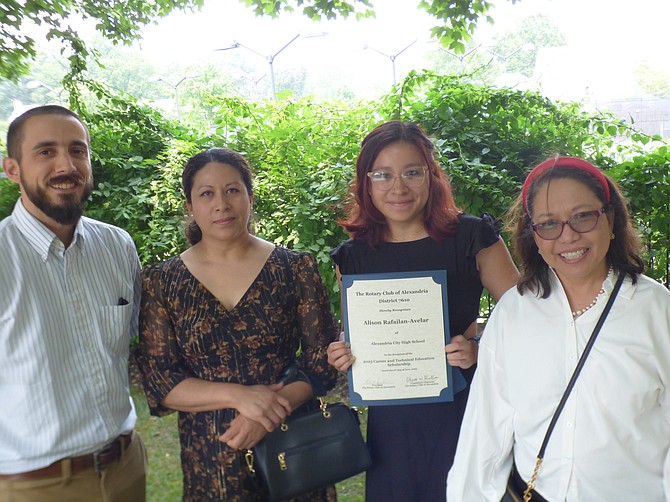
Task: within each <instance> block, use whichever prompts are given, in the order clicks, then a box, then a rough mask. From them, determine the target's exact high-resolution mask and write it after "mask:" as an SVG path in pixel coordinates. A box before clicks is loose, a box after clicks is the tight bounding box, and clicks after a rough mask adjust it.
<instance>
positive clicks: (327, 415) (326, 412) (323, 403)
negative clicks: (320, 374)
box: [319, 397, 330, 418]
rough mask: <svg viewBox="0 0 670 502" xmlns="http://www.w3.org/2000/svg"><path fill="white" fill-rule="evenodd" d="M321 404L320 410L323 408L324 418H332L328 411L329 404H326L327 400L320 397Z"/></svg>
mask: <svg viewBox="0 0 670 502" xmlns="http://www.w3.org/2000/svg"><path fill="white" fill-rule="evenodd" d="M319 402H320V403H321V404H320V405H319V408H321V413H323V418H330V411H328V409H327V407H328V404H327V403H326V400H325V399H324V398H322V397H320V398H319Z"/></svg>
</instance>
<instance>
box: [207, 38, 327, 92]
mask: <svg viewBox="0 0 670 502" xmlns="http://www.w3.org/2000/svg"><path fill="white" fill-rule="evenodd" d="M326 35H328V33H323V32H321V33H314V34H311V35H302V38H316V37H325V36H326ZM300 36H301V34H300V33H298V34H297V35H296V36H294V37H293V38H292V39H291V40H289V41H288V42H287V43H286V44H284V46H283V47H282V48H281V49H279V50H278V51H277V52H275V53H274V54H270V55H268V56H265V55H263V54H261V53H260V52H258V51H256V50H254V49H252V48H251V47H247V46H246V45H244V44H242V43H240V42H238V41H237V40H233V44H232V45H231V46H230V47H223V48H222V49H215V50H217V51H227V50H230V49H238V48H240V47H242V48H243V49H246V50H248V51H251V52H253V53H254V54H257V55H258V56H260V57H262V58H263V59H265V60H266V61H267V62H268V64H269V65H270V80H271V81H272V99H273V100H274V99H277V87H276V85H275V70H274V61H275V58H276V57H277V56H278V55H279V53H281V52H282V51H283V50H284V49H286V48H287V47H288V46H289V45H291V44H292V43H293V42H295V41H296V40H297V39H298V37H300Z"/></svg>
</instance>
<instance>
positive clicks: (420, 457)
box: [331, 214, 499, 502]
mask: <svg viewBox="0 0 670 502" xmlns="http://www.w3.org/2000/svg"><path fill="white" fill-rule="evenodd" d="M498 236H499V233H498V230H497V222H496V220H495V218H493V217H492V216H490V215H487V214H485V215H483V216H482V218H478V217H475V216H471V215H467V214H462V215H460V216H459V223H458V229H457V231H456V233H455V234H454V235H452V236H450V237H447V238H446V239H444V240H443V241H440V242H438V241H434V240H433V239H431V238H430V237H427V238H425V239H421V240H418V241H413V242H399V243H391V242H388V243H384V244H382V245H381V246H380V247H379V248H377V249H373V248H371V247H370V246H369V245H367V244H366V243H365V242H363V241H358V240H351V239H350V240H348V241H346V242H344V243H342V244H340V245H339V246H338V247H337V248H335V249H334V250H333V251H332V252H331V256H332V257H333V260H334V261H335V263H336V264H337V265H338V267H339V269H340V272H341V273H342V274H343V275H344V274H346V275H350V274H373V273H384V272H415V271H422V270H446V272H447V301H448V309H449V330H450V333H451V335H452V336H454V335H457V334H462V333H463V332H464V331H465V330H466V329H467V327H468V326H469V325H470V324H471V323H472V322H473V321H474V320H475V319H477V317H478V312H479V299H480V297H481V294H482V290H483V286H482V283H481V281H480V278H479V273H478V271H477V263H476V259H475V258H476V256H477V253H478V252H479V251H480V250H481V249H483V248H487V247H489V246H492V245H493V244H495V243H496V242H497V241H498ZM455 370H456V371H462V373H463V375H464V376H465V380H466V382H467V385H468V387H467V388H466V389H465V390H463V391H461V392H459V393H457V394H456V395H455V396H454V401H453V402H448V403H428V404H416V405H399V406H370V407H369V408H368V431H367V442H368V447H369V449H370V454H371V456H372V467H371V468H370V469H369V470H368V471H367V475H366V500H367V501H368V502H377V501H379V502H389V501H403V502H408V501H412V502H419V501H425V502H433V501H444V500H445V497H446V494H445V490H446V480H447V473H448V472H449V469H450V468H451V464H452V463H453V460H454V454H455V453H456V444H457V442H458V434H459V432H460V428H461V421H462V420H463V414H464V412H465V404H466V401H467V396H468V389H469V385H470V382H471V380H472V376H473V374H474V367H473V368H470V369H468V370H459V369H457V368H456V369H455Z"/></svg>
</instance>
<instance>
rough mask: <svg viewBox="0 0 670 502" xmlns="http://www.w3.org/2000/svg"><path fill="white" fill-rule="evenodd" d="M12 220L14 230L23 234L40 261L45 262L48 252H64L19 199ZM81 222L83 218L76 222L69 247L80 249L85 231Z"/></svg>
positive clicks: (54, 237)
mask: <svg viewBox="0 0 670 502" xmlns="http://www.w3.org/2000/svg"><path fill="white" fill-rule="evenodd" d="M12 219H13V220H14V224H15V225H16V228H17V229H18V230H19V232H21V233H22V234H23V236H24V237H25V238H26V240H27V241H28V243H29V244H30V245H31V246H32V247H33V249H35V251H37V253H38V254H39V255H40V256H41V257H42V260H44V261H46V260H47V258H48V256H49V252H50V251H53V252H54V253H57V254H60V255H62V254H63V253H64V252H65V246H64V245H63V243H62V242H61V240H60V239H59V238H58V237H57V236H56V234H55V233H53V232H52V231H51V230H49V229H48V228H47V227H46V226H45V225H44V224H43V223H42V222H41V221H39V220H38V219H37V218H35V217H34V216H33V215H32V214H30V212H29V211H28V210H27V209H26V207H25V206H24V205H23V201H22V200H21V198H20V197H19V200H18V201H17V202H16V204H15V205H14V210H13V211H12ZM82 220H83V218H79V221H78V222H77V226H76V227H75V230H74V237H73V239H72V244H71V245H70V247H72V246H76V247H77V248H79V249H81V246H82V243H83V239H84V235H85V229H84V225H83V221H82Z"/></svg>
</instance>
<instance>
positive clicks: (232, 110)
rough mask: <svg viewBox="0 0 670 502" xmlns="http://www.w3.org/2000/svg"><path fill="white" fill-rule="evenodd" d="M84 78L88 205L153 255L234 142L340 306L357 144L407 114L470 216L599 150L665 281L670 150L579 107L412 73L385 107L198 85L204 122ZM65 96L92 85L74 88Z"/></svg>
mask: <svg viewBox="0 0 670 502" xmlns="http://www.w3.org/2000/svg"><path fill="white" fill-rule="evenodd" d="M75 84H76V83H75ZM84 84H85V85H86V86H87V87H88V89H89V90H90V91H92V94H91V96H92V97H88V98H87V99H86V100H81V101H79V100H77V103H80V104H81V105H82V106H81V108H80V110H79V111H80V113H81V115H82V117H83V118H84V120H85V121H86V122H87V123H88V124H89V126H90V129H91V138H92V151H93V159H92V160H93V168H94V177H95V180H96V188H95V191H94V193H93V195H92V198H91V201H90V203H89V205H88V209H87V214H88V215H89V216H92V217H94V218H97V219H100V220H103V221H107V222H110V223H113V224H115V225H118V226H120V227H122V228H125V229H127V230H128V231H129V232H130V233H131V234H132V236H133V237H134V239H135V242H136V244H137V247H138V251H139V253H140V256H141V260H142V262H143V263H145V264H146V263H151V262H156V261H160V260H164V259H166V258H167V257H170V256H174V255H176V254H178V253H179V252H181V251H182V250H184V249H185V248H186V247H187V243H186V240H185V238H184V235H183V231H182V223H183V219H184V215H185V210H184V197H183V194H182V193H181V172H182V169H183V166H184V164H185V162H186V160H187V159H188V158H189V157H190V156H191V155H193V154H194V153H196V152H198V151H201V150H204V149H206V148H211V147H227V148H231V149H233V150H236V151H238V152H240V153H242V154H243V155H244V156H245V157H246V158H247V159H248V160H249V162H250V164H251V166H252V169H253V170H254V172H255V180H254V187H255V188H254V212H255V227H256V232H257V234H258V235H259V236H261V237H263V238H265V239H267V240H270V241H272V242H275V243H277V244H281V245H284V246H287V247H290V248H293V249H297V250H306V251H308V252H310V253H312V254H313V255H314V256H316V258H317V260H318V262H319V266H320V269H321V272H322V274H323V277H324V280H325V282H326V285H327V288H328V291H329V293H330V298H331V301H332V303H333V304H334V305H335V306H336V308H337V306H338V305H339V294H338V293H339V292H338V287H337V281H336V278H335V274H334V271H333V268H332V264H331V260H330V258H329V255H328V252H329V250H330V249H332V248H333V247H335V246H336V245H337V244H339V243H340V242H341V241H342V240H344V239H345V238H346V235H345V233H344V232H343V230H342V229H341V228H340V227H339V226H338V225H337V219H338V217H340V216H341V215H342V207H343V203H344V202H345V200H346V198H347V195H348V186H349V183H350V181H351V179H352V177H353V173H354V164H355V158H356V155H357V153H358V150H359V145H360V141H361V140H362V138H363V137H364V136H365V135H366V134H367V133H368V132H369V131H370V130H371V129H372V128H373V127H374V126H375V125H377V124H378V123H380V122H383V121H385V120H389V119H392V118H399V119H402V120H409V121H413V122H416V123H419V124H420V125H422V126H423V127H424V128H425V129H426V130H427V131H428V132H429V134H431V136H432V137H433V138H434V141H435V144H436V146H437V150H438V154H439V157H440V161H441V164H442V166H443V168H444V169H445V170H446V171H447V172H448V174H449V175H450V177H451V179H452V184H453V186H454V192H455V196H456V199H457V203H458V204H459V206H461V207H462V208H463V209H464V210H466V211H468V212H470V213H473V214H481V213H482V212H484V211H487V212H491V213H492V214H494V215H495V216H498V217H500V216H503V215H504V213H505V212H506V210H507V209H508V207H509V205H510V203H511V202H512V200H513V199H514V198H515V197H516V196H517V194H518V192H519V189H520V185H521V182H522V181H523V179H524V178H525V175H526V173H527V170H528V168H529V167H531V166H533V165H535V164H536V163H537V162H539V161H541V160H543V159H544V158H546V157H548V156H551V155H553V154H556V153H559V154H569V155H577V156H582V157H585V158H588V159H590V160H592V161H593V162H594V163H595V164H597V165H599V166H600V167H602V168H604V169H606V170H607V171H608V172H609V173H610V174H611V175H612V176H614V177H615V179H618V180H619V181H620V182H621V184H622V186H623V188H624V190H625V191H626V193H627V195H628V197H629V198H630V202H631V207H632V209H633V214H634V217H635V221H636V224H637V226H638V227H639V228H640V229H641V231H642V234H643V238H644V243H645V260H646V261H647V263H648V264H649V268H650V275H652V276H653V277H655V278H657V279H659V280H663V281H665V282H666V283H667V281H668V261H669V260H668V242H670V207H669V206H670V202H669V200H670V180H669V179H668V174H667V173H668V167H670V153H669V149H668V146H667V145H659V144H658V138H650V137H648V136H645V135H643V134H641V133H639V132H637V131H635V130H633V129H631V128H630V127H629V126H627V125H625V123H623V122H621V121H616V120H614V119H612V118H611V117H609V116H606V115H600V114H598V115H594V114H589V113H586V112H584V111H583V110H582V109H581V108H580V107H579V105H577V104H573V103H554V102H551V101H549V100H548V99H546V98H544V97H542V96H541V95H539V94H535V93H528V92H520V91H511V90H507V89H492V88H488V87H482V86H476V85H474V84H471V83H467V82H464V81H462V80H459V79H458V78H456V77H444V76H438V75H434V74H431V73H421V74H419V73H412V74H410V75H409V76H408V77H407V79H406V80H405V81H404V82H403V83H402V85H400V86H398V87H396V88H395V89H394V92H393V93H391V94H390V95H388V96H387V97H385V98H384V99H383V100H381V101H380V102H378V103H355V104H347V105H345V104H342V103H323V102H318V101H315V100H310V99H302V100H291V99H282V100H278V101H266V102H253V101H247V100H245V99H242V98H231V97H225V96H224V97H221V96H220V95H211V94H209V93H207V92H199V93H198V94H197V99H198V109H202V110H205V111H206V113H197V115H196V116H197V117H199V118H202V122H200V123H199V125H198V127H197V128H196V127H194V126H193V125H178V124H175V123H172V122H170V121H167V120H165V119H164V118H162V117H161V116H160V115H159V114H158V113H157V112H156V111H154V110H151V109H150V108H147V107H144V106H142V105H140V104H138V103H137V102H136V101H134V100H133V99H131V98H128V97H126V96H123V95H115V94H113V93H111V92H110V91H109V90H108V89H107V88H105V87H103V86H101V85H98V84H95V83H90V82H85V83H79V84H78V85H79V86H81V85H84ZM70 93H71V94H72V95H75V96H82V95H83V92H82V90H81V89H79V88H74V87H73V89H71V91H70ZM93 98H96V99H97V100H98V101H97V102H95V101H92V99H93ZM208 118H211V120H207V119H208ZM184 124H187V122H184ZM652 145H655V146H652ZM16 196H17V190H16V186H15V185H13V184H11V183H9V182H8V181H6V180H4V181H1V182H0V212H2V215H1V216H5V215H7V214H9V211H11V206H12V204H13V201H14V200H15V199H16ZM484 309H485V310H486V307H484Z"/></svg>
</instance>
